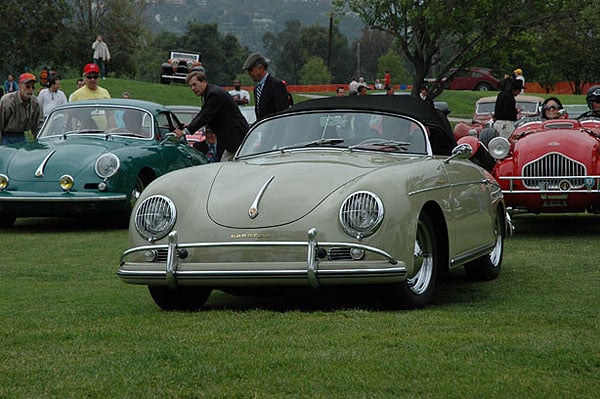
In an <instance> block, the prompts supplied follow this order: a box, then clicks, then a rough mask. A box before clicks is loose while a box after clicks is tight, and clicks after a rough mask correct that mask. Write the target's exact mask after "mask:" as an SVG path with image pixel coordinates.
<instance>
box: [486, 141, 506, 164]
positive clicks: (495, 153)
mask: <svg viewBox="0 0 600 399" xmlns="http://www.w3.org/2000/svg"><path fill="white" fill-rule="evenodd" d="M488 150H489V152H490V155H491V156H492V157H494V159H504V158H506V156H507V155H508V152H509V151H510V143H509V142H508V140H507V139H506V138H504V137H494V138H493V139H491V140H490V142H489V144H488Z"/></svg>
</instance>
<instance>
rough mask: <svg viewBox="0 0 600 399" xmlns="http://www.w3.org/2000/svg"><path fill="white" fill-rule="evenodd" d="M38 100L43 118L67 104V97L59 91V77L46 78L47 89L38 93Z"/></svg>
mask: <svg viewBox="0 0 600 399" xmlns="http://www.w3.org/2000/svg"><path fill="white" fill-rule="evenodd" d="M38 100H39V101H40V105H41V107H42V113H43V115H44V117H46V116H48V114H49V113H50V111H52V110H53V109H54V108H56V107H58V106H60V105H63V104H66V103H67V96H65V93H64V92H63V91H62V90H61V89H60V78H59V77H56V76H51V77H49V78H48V88H46V89H42V90H41V91H40V93H39V94H38Z"/></svg>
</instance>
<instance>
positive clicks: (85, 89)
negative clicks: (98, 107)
mask: <svg viewBox="0 0 600 399" xmlns="http://www.w3.org/2000/svg"><path fill="white" fill-rule="evenodd" d="M98 76H100V68H99V67H98V65H96V64H87V65H86V66H84V67H83V86H82V87H80V88H79V89H77V90H75V91H74V92H73V93H72V94H71V96H70V97H69V101H80V100H95V99H103V98H111V97H110V93H109V92H108V90H106V89H105V88H103V87H100V86H98Z"/></svg>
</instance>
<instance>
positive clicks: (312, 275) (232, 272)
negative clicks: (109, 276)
mask: <svg viewBox="0 0 600 399" xmlns="http://www.w3.org/2000/svg"><path fill="white" fill-rule="evenodd" d="M224 247H254V248H261V247H262V248H265V249H267V248H269V247H306V248H307V254H306V256H307V258H306V259H307V260H306V263H305V264H304V267H303V268H292V267H288V268H285V267H284V268H265V267H258V266H260V265H261V263H257V262H255V263H252V262H248V263H247V264H244V267H237V268H231V269H230V268H214V267H211V268H208V267H204V268H203V267H202V266H203V263H187V262H186V263H185V264H184V263H181V262H180V258H182V256H181V254H182V253H184V252H185V251H186V250H187V249H192V248H224ZM326 247H347V248H356V249H360V250H363V251H365V252H367V253H372V254H376V255H379V256H381V257H382V258H383V259H382V260H380V261H374V262H368V263H365V262H361V261H356V262H354V264H356V265H358V266H359V267H356V266H354V267H343V268H339V267H332V268H319V257H318V256H317V255H318V252H319V248H326ZM161 249H162V250H165V249H166V250H167V251H168V254H167V260H166V262H165V263H164V264H162V265H163V266H164V269H161V270H158V269H157V268H156V267H154V268H153V267H151V265H156V263H150V262H148V263H143V262H140V263H135V262H127V258H128V257H129V256H131V255H132V254H138V253H140V252H142V253H143V252H144V251H148V250H161ZM285 264H286V262H285V261H281V263H278V265H285ZM182 265H185V266H186V267H187V268H186V269H185V270H183V268H180V266H182ZM189 265H192V268H190V266H189ZM253 265H254V266H256V267H253ZM389 265H392V266H389ZM360 266H362V267H360ZM367 266H368V267H367ZM406 273H407V271H406V266H405V264H404V263H403V262H400V261H398V260H396V259H395V258H394V257H392V256H391V255H390V254H389V253H387V252H385V251H382V250H381V249H378V248H375V247H371V246H368V245H362V244H356V243H347V242H318V241H317V231H316V229H314V228H313V229H310V230H309V231H308V239H307V241H235V242H210V243H183V244H180V243H179V242H178V234H177V232H176V231H173V232H172V233H170V234H169V236H168V243H167V244H159V245H146V246H140V247H135V248H130V249H128V250H127V251H125V252H123V254H122V255H121V259H120V268H119V270H118V271H117V275H118V276H119V277H120V278H121V279H122V280H123V281H125V282H127V283H133V284H147V282H148V281H155V282H156V283H159V284H160V281H161V280H162V284H164V283H165V282H166V284H167V285H168V286H169V287H171V288H175V287H177V286H178V284H179V282H180V280H187V281H190V280H195V281H203V280H205V281H210V283H206V284H213V283H214V285H217V286H218V285H221V286H227V285H228V282H230V281H234V280H237V281H240V280H244V279H249V280H253V281H264V282H265V284H267V283H273V282H274V281H278V280H281V281H285V280H287V279H304V280H306V281H307V282H308V285H310V286H311V287H315V288H316V287H318V286H319V285H321V282H320V281H319V280H320V279H336V280H339V279H345V278H359V279H370V278H374V279H378V282H382V281H384V282H395V281H401V280H403V279H404V278H405V277H406ZM200 284H201V283H200Z"/></svg>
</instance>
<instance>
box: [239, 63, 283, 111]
mask: <svg viewBox="0 0 600 399" xmlns="http://www.w3.org/2000/svg"><path fill="white" fill-rule="evenodd" d="M268 67H269V64H268V63H267V60H266V59H265V57H263V56H262V55H260V54H259V53H253V54H250V55H249V56H248V58H246V62H244V66H243V67H242V70H244V71H246V72H247V73H248V75H250V77H251V78H252V80H253V81H254V82H255V84H256V85H255V86H254V112H255V113H256V120H257V121H259V120H261V119H264V118H266V117H267V116H270V115H273V114H274V113H276V112H278V111H281V110H284V109H288V108H289V107H290V100H289V98H288V94H289V93H288V91H287V88H286V87H285V84H283V82H282V81H281V80H279V79H277V78H276V77H274V76H271V75H270V74H269V72H268V71H267V68H268Z"/></svg>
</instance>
